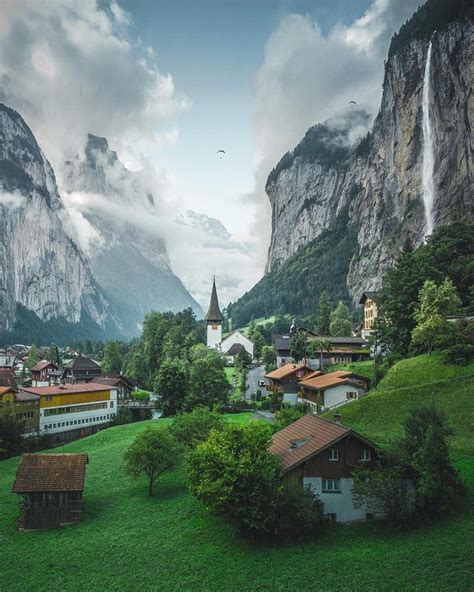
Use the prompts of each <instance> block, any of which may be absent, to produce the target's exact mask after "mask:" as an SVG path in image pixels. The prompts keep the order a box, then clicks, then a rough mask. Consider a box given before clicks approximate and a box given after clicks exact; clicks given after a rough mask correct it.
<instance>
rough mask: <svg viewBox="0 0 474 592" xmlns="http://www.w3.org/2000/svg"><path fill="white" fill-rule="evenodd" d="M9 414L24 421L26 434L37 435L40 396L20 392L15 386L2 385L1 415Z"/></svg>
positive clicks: (0, 398) (0, 394)
mask: <svg viewBox="0 0 474 592" xmlns="http://www.w3.org/2000/svg"><path fill="white" fill-rule="evenodd" d="M8 414H10V415H11V416H12V417H15V418H16V419H18V420H20V421H22V422H23V423H24V426H25V429H24V434H25V436H32V435H36V434H37V433H38V431H39V414H40V398H39V397H38V396H37V395H33V394H31V393H23V392H18V391H17V389H16V388H15V387H10V386H0V417H5V416H6V415H8Z"/></svg>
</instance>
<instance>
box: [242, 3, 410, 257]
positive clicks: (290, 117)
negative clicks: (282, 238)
mask: <svg viewBox="0 0 474 592" xmlns="http://www.w3.org/2000/svg"><path fill="white" fill-rule="evenodd" d="M419 4H420V0H375V2H373V4H372V5H371V6H370V7H369V8H368V9H367V11H366V12H365V14H364V15H363V16H362V17H361V18H359V19H357V20H356V21H355V22H354V23H352V24H351V25H349V26H345V25H341V24H338V25H336V26H335V27H334V28H333V29H331V30H330V31H329V32H327V33H323V32H322V30H321V27H320V26H319V24H318V23H317V22H315V21H313V20H312V19H311V18H310V17H309V16H306V15H301V14H290V15H287V16H285V17H284V18H282V20H281V21H280V22H279V24H278V26H277V27H276V28H275V30H274V31H273V32H272V34H271V35H270V37H269V38H268V40H267V42H266V45H265V52H264V58H263V63H262V65H261V67H260V69H259V72H258V74H257V79H256V99H255V114H254V132H255V142H256V153H255V190H254V192H253V193H252V194H251V195H248V196H246V199H250V200H253V201H254V202H256V203H257V204H258V215H257V221H258V222H257V223H256V225H255V232H256V233H258V234H259V236H260V237H261V244H262V246H263V245H264V246H266V245H268V242H269V238H270V230H271V222H270V213H271V212H270V205H269V202H268V198H267V197H266V196H265V193H264V189H263V188H264V187H265V181H266V178H267V176H268V173H269V172H270V171H271V169H272V168H273V167H274V166H275V165H276V164H277V162H278V161H279V159H280V158H281V157H282V156H283V155H284V154H285V152H287V151H288V150H292V149H293V148H294V147H295V146H296V144H297V143H298V142H299V141H300V140H301V139H302V137H303V136H304V134H305V132H306V131H307V130H308V128H309V127H311V126H312V125H314V124H315V123H317V122H322V121H324V120H326V119H327V118H329V117H331V116H332V115H333V114H334V113H336V112H338V111H340V110H341V109H343V108H345V107H347V105H348V103H349V101H351V100H355V101H356V102H357V103H359V104H360V103H363V104H364V105H365V106H366V107H367V108H368V109H369V110H370V111H371V112H372V113H373V114H375V112H376V110H377V109H378V106H379V104H380V99H381V94H382V80H383V63H384V59H385V58H386V55H387V51H388V46H389V42H390V38H391V36H392V35H393V33H394V32H395V31H397V30H398V28H399V27H400V25H401V24H402V23H403V22H404V21H405V20H406V19H407V18H408V17H410V16H411V14H412V13H413V12H414V11H415V10H416V8H417V6H418V5H419ZM262 229H264V230H263V232H262ZM261 254H263V248H262V249H261Z"/></svg>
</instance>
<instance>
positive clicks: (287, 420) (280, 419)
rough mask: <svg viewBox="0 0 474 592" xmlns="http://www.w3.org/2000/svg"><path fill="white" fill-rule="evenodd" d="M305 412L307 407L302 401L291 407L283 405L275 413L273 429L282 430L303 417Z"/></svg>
mask: <svg viewBox="0 0 474 592" xmlns="http://www.w3.org/2000/svg"><path fill="white" fill-rule="evenodd" d="M307 413H308V409H307V406H306V405H305V404H304V403H299V404H298V405H295V406H293V407H284V408H283V409H280V410H279V411H277V412H276V413H275V423H274V426H275V429H276V430H282V429H283V428H286V427H287V426H289V425H291V424H292V423H294V422H295V421H297V420H298V419H301V418H302V417H304V416H305V415H306V414H307Z"/></svg>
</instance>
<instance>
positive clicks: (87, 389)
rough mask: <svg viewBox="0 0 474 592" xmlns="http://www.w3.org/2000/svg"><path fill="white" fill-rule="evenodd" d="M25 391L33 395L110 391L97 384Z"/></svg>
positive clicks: (59, 386) (90, 383)
mask: <svg viewBox="0 0 474 592" xmlns="http://www.w3.org/2000/svg"><path fill="white" fill-rule="evenodd" d="M22 390H23V391H25V392H26V393H31V394H33V395H40V396H45V395H67V394H69V393H93V392H96V391H106V390H110V387H109V388H107V385H105V384H98V383H96V382H88V383H84V382H82V383H81V382H78V383H76V384H60V385H56V386H35V387H30V386H29V387H23V388H22Z"/></svg>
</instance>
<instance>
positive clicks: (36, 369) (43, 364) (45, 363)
mask: <svg viewBox="0 0 474 592" xmlns="http://www.w3.org/2000/svg"><path fill="white" fill-rule="evenodd" d="M48 366H54V367H55V368H57V365H56V364H55V363H54V362H50V361H49V360H41V362H38V363H37V364H36V365H35V366H33V368H32V369H31V371H32V372H39V371H40V370H43V369H44V368H47V367H48Z"/></svg>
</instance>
